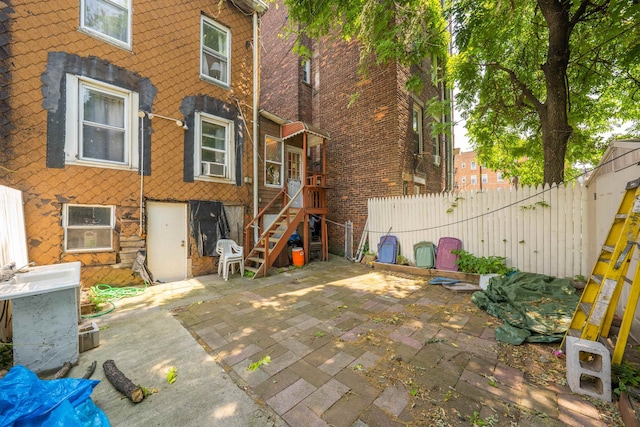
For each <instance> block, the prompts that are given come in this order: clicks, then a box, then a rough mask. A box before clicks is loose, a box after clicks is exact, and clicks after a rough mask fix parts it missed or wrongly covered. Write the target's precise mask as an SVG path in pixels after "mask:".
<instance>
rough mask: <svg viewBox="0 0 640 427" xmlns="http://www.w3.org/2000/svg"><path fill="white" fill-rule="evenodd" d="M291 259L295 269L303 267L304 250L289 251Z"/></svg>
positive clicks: (294, 249)
mask: <svg viewBox="0 0 640 427" xmlns="http://www.w3.org/2000/svg"><path fill="white" fill-rule="evenodd" d="M291 257H292V258H293V265H295V266H296V267H302V266H304V250H303V249H302V248H293V249H291Z"/></svg>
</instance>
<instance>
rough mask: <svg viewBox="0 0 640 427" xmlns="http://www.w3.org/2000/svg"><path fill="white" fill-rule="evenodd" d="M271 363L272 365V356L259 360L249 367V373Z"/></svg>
mask: <svg viewBox="0 0 640 427" xmlns="http://www.w3.org/2000/svg"><path fill="white" fill-rule="evenodd" d="M269 363H271V356H269V355H266V356H264V357H263V358H262V359H260V360H258V361H257V362H254V363H252V364H250V365H249V367H247V371H255V370H256V369H258V368H259V367H260V366H262V365H268V364H269Z"/></svg>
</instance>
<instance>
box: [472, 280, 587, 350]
mask: <svg viewBox="0 0 640 427" xmlns="http://www.w3.org/2000/svg"><path fill="white" fill-rule="evenodd" d="M471 300H472V301H473V302H474V303H475V304H476V305H477V306H478V307H480V308H481V309H483V310H485V311H486V312H487V313H489V314H491V315H492V316H495V317H497V318H499V319H501V320H504V321H505V324H504V325H502V326H500V327H499V328H497V329H496V339H497V340H498V341H502V342H508V343H510V344H515V345H519V344H522V343H523V342H524V341H529V342H555V341H561V340H562V338H563V336H564V333H565V332H566V331H567V328H568V327H569V324H570V323H571V318H572V317H573V312H574V311H575V309H576V307H577V305H578V301H579V297H578V296H577V295H576V293H575V290H574V288H573V286H572V285H571V283H570V281H569V279H558V278H555V277H550V276H544V275H542V274H533V273H515V274H512V275H510V276H507V277H493V278H492V279H491V282H490V283H489V286H487V289H486V290H485V291H484V292H475V293H474V294H473V295H472V296H471Z"/></svg>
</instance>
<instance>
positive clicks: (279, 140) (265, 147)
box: [264, 135, 284, 188]
mask: <svg viewBox="0 0 640 427" xmlns="http://www.w3.org/2000/svg"><path fill="white" fill-rule="evenodd" d="M269 140H271V141H274V142H277V143H278V144H279V146H280V162H277V161H275V160H269V159H268V158H267V142H268V141H269ZM270 163H271V164H273V165H278V164H279V165H280V166H279V167H278V169H277V171H278V174H279V177H280V184H270V183H268V182H267V170H268V169H269V164H270ZM264 165H265V167H264V185H265V187H271V188H282V186H283V185H284V184H283V183H284V142H283V141H282V139H280V138H276V137H275V136H271V135H265V137H264Z"/></svg>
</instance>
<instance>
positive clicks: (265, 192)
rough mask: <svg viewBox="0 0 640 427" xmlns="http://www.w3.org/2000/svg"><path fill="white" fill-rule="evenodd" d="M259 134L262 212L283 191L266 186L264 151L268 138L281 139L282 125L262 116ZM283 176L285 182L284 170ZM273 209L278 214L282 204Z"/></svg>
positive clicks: (277, 203) (276, 204)
mask: <svg viewBox="0 0 640 427" xmlns="http://www.w3.org/2000/svg"><path fill="white" fill-rule="evenodd" d="M259 133H260V141H259V142H258V144H259V145H258V153H259V155H260V158H261V159H262V160H261V161H259V165H258V185H259V189H258V194H259V199H258V206H259V208H260V210H262V209H263V208H264V207H265V206H266V205H267V204H268V203H269V202H270V201H271V200H273V198H274V197H276V196H277V195H278V193H279V192H280V191H281V190H282V187H280V188H276V187H273V186H266V185H265V167H266V166H265V159H266V155H265V151H264V146H265V141H266V139H265V138H266V137H267V135H268V136H272V137H275V138H280V125H279V124H277V123H274V122H272V121H271V120H269V119H267V118H265V117H262V116H260V127H259ZM282 157H283V158H282V162H283V163H284V162H285V158H284V153H283V155H282ZM283 169H284V168H283ZM282 173H283V175H282V179H283V180H284V170H283V172H282ZM272 206H273V209H271V210H272V211H273V212H272V213H278V212H280V210H281V209H282V207H283V206H282V202H280V201H277V202H276V203H274V204H273V205H272Z"/></svg>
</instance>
